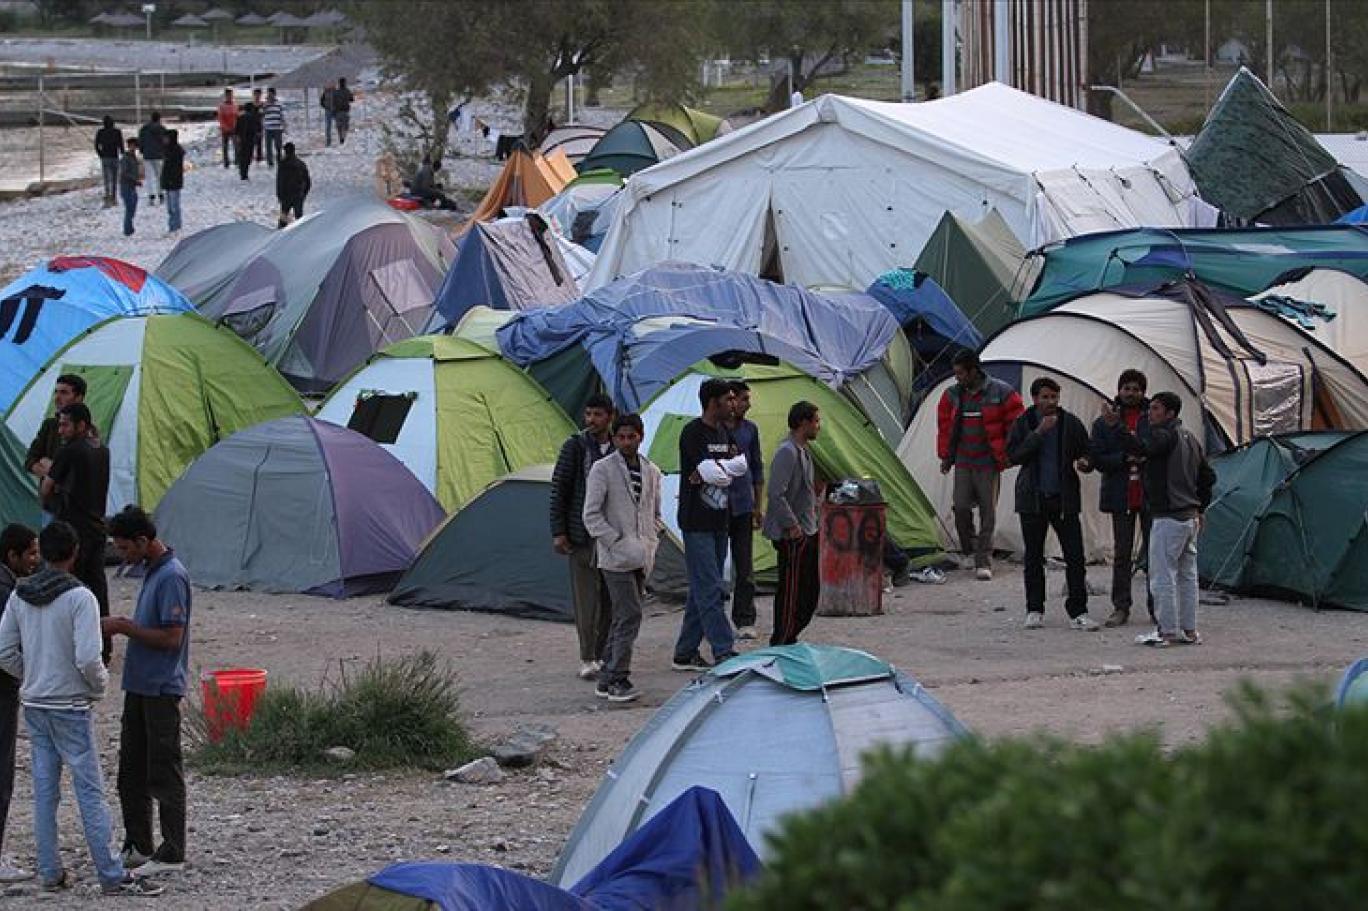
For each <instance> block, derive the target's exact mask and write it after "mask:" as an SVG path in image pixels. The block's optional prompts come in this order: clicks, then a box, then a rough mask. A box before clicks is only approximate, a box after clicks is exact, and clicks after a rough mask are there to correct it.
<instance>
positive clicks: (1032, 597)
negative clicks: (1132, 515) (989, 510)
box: [1007, 376, 1099, 632]
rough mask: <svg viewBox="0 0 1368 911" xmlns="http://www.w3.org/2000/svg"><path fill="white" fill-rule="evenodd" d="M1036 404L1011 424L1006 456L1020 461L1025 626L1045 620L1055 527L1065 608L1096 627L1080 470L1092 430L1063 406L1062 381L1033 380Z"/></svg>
mask: <svg viewBox="0 0 1368 911" xmlns="http://www.w3.org/2000/svg"><path fill="white" fill-rule="evenodd" d="M1031 402H1032V404H1031V407H1030V408H1028V409H1027V410H1026V412H1025V413H1024V414H1022V415H1021V417H1019V418H1017V421H1016V423H1015V424H1013V425H1012V432H1011V435H1010V436H1009V437H1008V439H1007V457H1008V459H1010V460H1011V463H1012V464H1013V465H1020V466H1021V470H1020V471H1019V472H1017V479H1016V511H1017V517H1018V518H1019V519H1020V520H1021V538H1022V540H1023V541H1024V542H1025V550H1026V553H1025V555H1024V562H1025V568H1024V570H1023V573H1022V574H1023V576H1024V578H1025V582H1026V628H1027V629H1040V627H1042V626H1043V625H1044V623H1045V536H1046V534H1047V533H1048V532H1049V530H1050V529H1051V528H1053V529H1054V533H1055V537H1057V538H1058V539H1059V549H1060V550H1061V551H1063V553H1064V567H1065V579H1066V580H1067V583H1068V595H1067V596H1066V598H1065V601H1064V610H1065V611H1067V612H1068V614H1069V626H1070V628H1072V629H1076V630H1084V631H1087V632H1096V631H1097V630H1098V628H1099V627H1098V625H1097V622H1096V621H1095V620H1093V618H1092V617H1089V616H1088V579H1087V567H1086V564H1085V559H1084V554H1083V523H1082V521H1081V520H1080V519H1079V513H1080V512H1081V511H1082V509H1083V494H1082V490H1081V489H1080V486H1079V483H1078V472H1080V471H1083V472H1088V471H1092V466H1091V464H1089V462H1088V430H1087V428H1086V427H1084V426H1083V422H1082V421H1080V420H1079V419H1078V418H1076V417H1074V416H1073V415H1072V414H1069V412H1067V411H1065V410H1064V409H1063V408H1060V407H1059V383H1057V382H1055V381H1054V380H1053V379H1051V378H1050V377H1048V376H1042V377H1039V378H1037V379H1036V380H1035V382H1033V383H1031Z"/></svg>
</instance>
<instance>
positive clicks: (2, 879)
mask: <svg viewBox="0 0 1368 911" xmlns="http://www.w3.org/2000/svg"><path fill="white" fill-rule="evenodd" d="M28 879H33V874H32V873H30V872H28V871H27V870H22V869H20V868H19V867H17V866H15V864H14V861H12V860H10V859H9V858H8V857H6V858H4V860H0V883H21V882H24V881H25V880H28Z"/></svg>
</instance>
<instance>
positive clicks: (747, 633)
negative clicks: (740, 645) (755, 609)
mask: <svg viewBox="0 0 1368 911" xmlns="http://www.w3.org/2000/svg"><path fill="white" fill-rule="evenodd" d="M736 638H738V639H758V638H760V637H759V634H758V633H756V632H755V627H753V626H742V627H740V628H738V629H737V631H736Z"/></svg>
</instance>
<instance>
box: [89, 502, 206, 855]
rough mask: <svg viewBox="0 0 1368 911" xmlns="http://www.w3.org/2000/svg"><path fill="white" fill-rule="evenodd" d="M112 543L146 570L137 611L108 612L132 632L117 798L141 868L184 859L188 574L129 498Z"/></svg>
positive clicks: (109, 624)
mask: <svg viewBox="0 0 1368 911" xmlns="http://www.w3.org/2000/svg"><path fill="white" fill-rule="evenodd" d="M109 533H110V537H112V538H113V539H114V546H115V547H116V548H117V549H118V551H119V554H120V555H121V556H122V557H123V559H124V562H126V563H129V564H143V565H144V567H145V571H146V575H145V576H144V577H143V584H142V588H141V589H140V590H139V591H138V604H137V608H136V609H135V610H134V613H133V617H132V618H131V619H130V618H128V617H109V618H108V619H106V620H105V621H104V631H105V634H106V635H110V636H118V635H122V636H127V637H128V649H127V650H126V652H125V654H124V673H123V688H124V710H123V720H122V726H121V730H120V732H119V802H120V803H121V804H123V818H124V847H123V858H124V865H125V866H126V867H127V868H128V869H129V870H135V869H136V870H137V871H138V875H140V876H147V875H150V874H153V873H164V872H169V871H175V870H180V869H182V868H183V867H184V866H185V763H184V760H183V759H182V757H181V730H180V729H181V707H180V704H181V699H182V698H184V696H185V684H186V677H187V667H188V664H189V656H190V576H189V575H188V574H187V573H186V571H185V567H184V566H183V565H182V564H181V562H180V561H179V560H177V559H176V556H175V554H174V553H172V551H171V549H170V548H168V547H167V546H166V545H165V544H163V543H162V542H161V540H160V539H158V538H157V527H156V525H154V524H153V523H152V519H151V518H150V517H149V516H148V515H147V513H145V512H143V511H142V510H141V509H139V508H138V507H136V506H129V507H127V508H126V509H124V511H123V512H121V513H119V514H118V515H116V516H115V517H114V518H113V519H112V520H111V521H110V523H109ZM154 800H155V801H156V802H157V804H158V806H159V807H160V817H161V836H162V843H161V845H160V846H155V850H154V844H153V841H154V838H153V834H152V802H153V801H154Z"/></svg>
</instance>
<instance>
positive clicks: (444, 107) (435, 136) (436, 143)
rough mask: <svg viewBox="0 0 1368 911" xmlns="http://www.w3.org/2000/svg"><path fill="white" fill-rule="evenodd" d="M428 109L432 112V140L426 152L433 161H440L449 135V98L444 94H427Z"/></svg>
mask: <svg viewBox="0 0 1368 911" xmlns="http://www.w3.org/2000/svg"><path fill="white" fill-rule="evenodd" d="M428 107H429V108H430V109H431V112H432V140H431V142H430V144H429V145H428V150H427V152H428V154H429V155H431V156H432V160H433V161H441V160H442V158H443V157H444V156H445V153H446V147H447V137H448V136H449V135H450V133H451V121H449V120H447V111H449V110H450V109H451V96H450V95H449V94H447V93H446V92H428Z"/></svg>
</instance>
